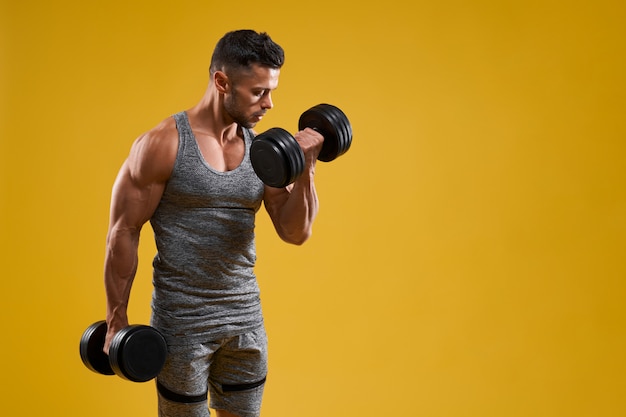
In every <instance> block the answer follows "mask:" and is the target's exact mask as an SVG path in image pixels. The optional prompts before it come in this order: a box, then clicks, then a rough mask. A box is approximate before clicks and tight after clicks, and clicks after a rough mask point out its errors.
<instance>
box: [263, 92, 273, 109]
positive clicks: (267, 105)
mask: <svg viewBox="0 0 626 417" xmlns="http://www.w3.org/2000/svg"><path fill="white" fill-rule="evenodd" d="M261 107H262V108H263V109H266V110H269V109H271V108H272V107H274V103H273V102H272V93H267V94H266V95H265V96H264V97H263V100H262V101H261Z"/></svg>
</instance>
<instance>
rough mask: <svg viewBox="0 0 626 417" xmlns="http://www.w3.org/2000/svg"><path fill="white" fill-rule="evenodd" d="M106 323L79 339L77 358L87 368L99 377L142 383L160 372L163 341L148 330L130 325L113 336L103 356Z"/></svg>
mask: <svg viewBox="0 0 626 417" xmlns="http://www.w3.org/2000/svg"><path fill="white" fill-rule="evenodd" d="M106 333H107V324H106V321H104V320H103V321H98V322H96V323H94V324H92V325H91V326H89V327H87V330H85V332H84V333H83V335H82V337H81V339H80V357H81V359H82V361H83V363H84V364H85V366H86V367H87V368H89V369H90V370H92V371H94V372H96V373H99V374H102V375H118V376H120V377H122V378H124V379H127V380H129V381H133V382H146V381H149V380H151V379H153V378H155V377H156V376H157V375H158V374H159V373H160V372H161V369H163V365H164V364H165V358H166V357H167V345H166V343H165V338H164V337H163V335H162V334H161V333H159V331H158V330H156V329H155V328H153V327H150V326H144V325H132V326H128V327H125V328H123V329H122V330H120V331H119V332H117V333H116V334H115V336H114V337H113V340H112V341H111V345H110V346H109V355H108V356H107V354H105V353H104V352H103V351H102V349H103V347H104V339H105V337H106Z"/></svg>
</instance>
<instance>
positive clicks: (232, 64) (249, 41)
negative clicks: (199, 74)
mask: <svg viewBox="0 0 626 417" xmlns="http://www.w3.org/2000/svg"><path fill="white" fill-rule="evenodd" d="M284 62H285V52H284V51H283V48H282V47H281V46H280V45H278V44H277V43H276V42H274V41H273V40H272V39H271V38H270V37H269V35H268V34H267V33H265V32H262V33H257V32H255V31H254V30H249V29H243V30H235V31H232V32H228V33H226V34H225V35H224V36H223V37H222V38H221V39H220V40H219V41H218V42H217V45H216V46H215V50H214V51H213V56H212V57H211V68H210V72H211V75H213V74H214V73H215V71H225V72H226V73H227V74H228V72H237V71H240V70H242V69H244V70H245V69H249V68H250V67H251V66H252V64H260V65H262V66H266V67H269V68H273V69H280V68H281V67H282V66H283V64H284Z"/></svg>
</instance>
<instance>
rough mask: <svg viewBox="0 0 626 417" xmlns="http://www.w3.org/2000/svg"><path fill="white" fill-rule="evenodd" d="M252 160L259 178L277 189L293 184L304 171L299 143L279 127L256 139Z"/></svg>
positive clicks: (251, 149)
mask: <svg viewBox="0 0 626 417" xmlns="http://www.w3.org/2000/svg"><path fill="white" fill-rule="evenodd" d="M250 160H251V162H252V168H253V169H254V172H255V173H256V174H257V176H258V177H259V178H260V179H261V180H262V181H263V182H264V183H265V184H267V185H269V186H270V187H275V188H283V187H286V186H287V185H289V184H291V183H292V182H293V181H294V180H295V179H296V177H297V176H298V175H300V174H301V173H302V170H303V169H304V154H303V152H302V149H301V148H300V146H299V145H298V142H296V140H295V139H294V138H293V136H292V135H291V134H290V133H289V132H287V131H286V130H284V129H281V128H277V127H275V128H272V129H269V130H268V131H266V132H263V133H261V134H259V135H258V136H257V137H256V138H255V139H254V141H253V142H252V145H251V146H250Z"/></svg>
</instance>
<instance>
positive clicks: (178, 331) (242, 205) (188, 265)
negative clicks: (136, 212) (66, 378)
mask: <svg viewBox="0 0 626 417" xmlns="http://www.w3.org/2000/svg"><path fill="white" fill-rule="evenodd" d="M174 119H175V121H176V127H177V129H178V136H179V144H178V154H177V156H176V162H175V164H174V169H173V172H172V175H171V177H170V179H169V181H168V183H167V186H166V187H165V191H164V194H163V198H162V199H161V202H160V203H159V206H158V207H157V210H156V212H155V213H154V215H153V216H152V218H151V220H150V223H151V225H152V228H153V230H154V234H155V241H156V247H157V255H156V256H155V258H154V262H153V266H154V275H153V283H154V292H153V299H152V320H151V324H152V325H153V326H154V327H156V328H158V329H159V330H160V331H161V332H163V334H164V335H165V337H166V338H167V339H168V342H169V343H171V344H181V343H187V342H189V341H210V340H216V339H220V338H224V337H230V336H233V335H235V334H239V333H242V332H246V331H249V330H251V329H253V328H256V327H258V326H259V325H262V323H263V318H262V315H261V305H260V297H259V287H258V284H257V281H256V276H255V275H254V265H255V261H256V248H255V240H254V225H255V223H254V221H255V214H256V212H257V211H258V210H259V208H260V206H261V201H262V198H263V190H264V186H263V183H262V182H261V181H260V180H259V179H258V177H257V176H256V175H255V173H254V171H253V169H252V165H251V163H250V158H249V152H250V144H251V142H252V139H253V134H252V133H251V132H250V131H249V130H247V129H242V130H243V136H244V141H245V155H244V158H243V161H242V162H241V164H240V165H239V166H238V167H237V168H235V169H233V170H232V171H227V172H220V171H216V170H215V169H213V168H211V166H209V164H208V163H207V162H206V161H205V160H204V158H203V156H202V154H201V152H200V148H199V147H198V143H197V142H196V139H195V137H194V135H193V132H192V131H191V126H190V125H189V120H188V118H187V114H186V113H185V112H181V113H178V114H176V115H174Z"/></svg>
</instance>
